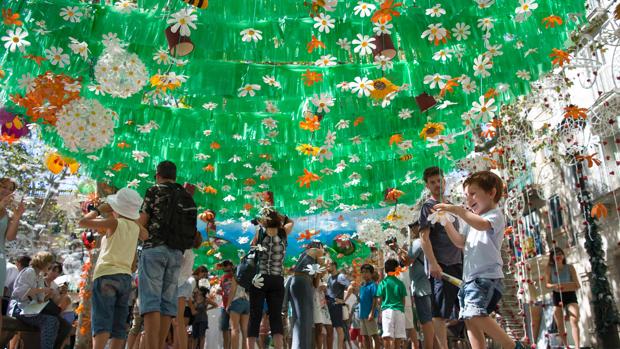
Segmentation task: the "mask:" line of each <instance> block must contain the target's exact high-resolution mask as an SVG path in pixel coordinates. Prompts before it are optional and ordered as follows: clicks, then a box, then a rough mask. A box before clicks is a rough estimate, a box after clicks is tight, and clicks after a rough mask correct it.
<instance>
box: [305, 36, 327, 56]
mask: <svg viewBox="0 0 620 349" xmlns="http://www.w3.org/2000/svg"><path fill="white" fill-rule="evenodd" d="M319 47H320V48H325V44H324V43H323V41H321V40H319V39H317V38H316V36H314V35H312V40H310V42H309V43H308V45H307V46H306V48H307V49H308V53H312V51H314V50H315V49H317V48H319Z"/></svg>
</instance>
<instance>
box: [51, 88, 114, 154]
mask: <svg viewBox="0 0 620 349" xmlns="http://www.w3.org/2000/svg"><path fill="white" fill-rule="evenodd" d="M57 117H58V121H57V125H56V130H57V131H58V134H59V135H60V137H62V139H63V141H64V144H65V147H67V148H68V149H70V150H71V151H74V152H75V151H78V150H81V151H83V152H85V153H92V152H94V151H96V150H98V149H100V148H102V147H104V146H106V145H107V144H109V143H110V142H111V141H112V137H113V135H114V120H115V119H116V118H117V115H116V113H114V112H113V111H111V110H110V109H107V108H105V107H104V106H103V105H101V103H99V101H97V100H95V99H85V98H80V99H76V100H74V101H72V102H70V103H69V104H67V105H65V106H64V107H63V108H62V109H61V110H60V112H59V113H58V116H57Z"/></svg>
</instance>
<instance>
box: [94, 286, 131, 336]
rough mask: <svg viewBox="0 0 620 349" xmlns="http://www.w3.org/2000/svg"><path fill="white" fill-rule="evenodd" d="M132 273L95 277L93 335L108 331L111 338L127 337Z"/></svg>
mask: <svg viewBox="0 0 620 349" xmlns="http://www.w3.org/2000/svg"><path fill="white" fill-rule="evenodd" d="M130 292H131V275H129V274H114V275H104V276H100V277H98V278H96V279H95V281H94V283H93V296H92V312H93V314H92V332H93V336H96V335H97V334H99V333H103V332H107V333H109V334H110V337H111V338H117V339H126V338H127V316H128V315H129V293H130Z"/></svg>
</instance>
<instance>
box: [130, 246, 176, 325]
mask: <svg viewBox="0 0 620 349" xmlns="http://www.w3.org/2000/svg"><path fill="white" fill-rule="evenodd" d="M182 260H183V253H182V252H181V251H180V250H174V249H172V248H170V247H168V246H166V245H161V246H156V247H151V248H145V249H143V250H142V253H141V254H140V262H139V265H138V267H139V269H138V298H140V315H144V314H148V313H152V312H158V313H161V315H164V316H176V315H177V285H178V278H179V270H180V269H181V262H182Z"/></svg>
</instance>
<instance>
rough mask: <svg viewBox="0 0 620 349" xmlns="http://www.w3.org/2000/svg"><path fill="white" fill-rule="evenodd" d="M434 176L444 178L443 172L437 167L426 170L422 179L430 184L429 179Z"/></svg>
mask: <svg viewBox="0 0 620 349" xmlns="http://www.w3.org/2000/svg"><path fill="white" fill-rule="evenodd" d="M434 176H441V177H443V171H442V170H441V169H440V168H439V167H437V166H433V167H429V168H427V169H426V170H424V174H423V175H422V179H424V183H428V179H429V178H431V177H434Z"/></svg>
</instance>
